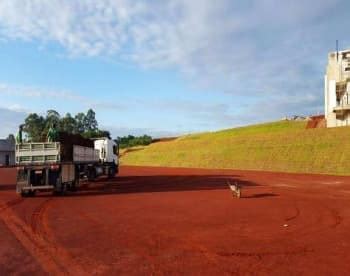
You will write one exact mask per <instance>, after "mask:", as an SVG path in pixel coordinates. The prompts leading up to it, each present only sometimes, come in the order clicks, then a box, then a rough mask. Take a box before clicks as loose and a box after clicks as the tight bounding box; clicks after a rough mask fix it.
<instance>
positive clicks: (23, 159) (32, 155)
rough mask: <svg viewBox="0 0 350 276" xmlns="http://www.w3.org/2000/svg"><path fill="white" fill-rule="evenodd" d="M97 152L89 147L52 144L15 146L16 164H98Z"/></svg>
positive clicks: (22, 144)
mask: <svg viewBox="0 0 350 276" xmlns="http://www.w3.org/2000/svg"><path fill="white" fill-rule="evenodd" d="M98 161H99V151H98V150H95V149H94V148H91V147H84V146H79V145H65V144H62V143H59V142H52V143H21V144H17V145H16V164H17V165H33V164H52V163H60V162H74V163H87V162H98Z"/></svg>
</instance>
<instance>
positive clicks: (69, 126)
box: [60, 113, 78, 133]
mask: <svg viewBox="0 0 350 276" xmlns="http://www.w3.org/2000/svg"><path fill="white" fill-rule="evenodd" d="M76 124H77V122H76V120H75V119H74V118H73V117H72V115H71V114H70V113H67V114H66V116H64V117H63V118H61V121H60V128H61V130H62V131H65V132H68V133H78V131H77V130H76Z"/></svg>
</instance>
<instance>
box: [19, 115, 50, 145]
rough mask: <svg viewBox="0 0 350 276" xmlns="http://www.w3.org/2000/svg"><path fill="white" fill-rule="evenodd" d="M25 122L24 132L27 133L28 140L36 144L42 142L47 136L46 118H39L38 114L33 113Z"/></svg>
mask: <svg viewBox="0 0 350 276" xmlns="http://www.w3.org/2000/svg"><path fill="white" fill-rule="evenodd" d="M24 122H25V123H24V127H23V130H24V131H25V132H27V134H28V139H29V140H30V141H34V142H38V141H42V137H43V136H44V135H45V134H44V129H45V126H46V121H45V119H44V117H42V116H39V115H38V114H36V113H31V114H29V115H28V116H27V118H26V119H25V121H24Z"/></svg>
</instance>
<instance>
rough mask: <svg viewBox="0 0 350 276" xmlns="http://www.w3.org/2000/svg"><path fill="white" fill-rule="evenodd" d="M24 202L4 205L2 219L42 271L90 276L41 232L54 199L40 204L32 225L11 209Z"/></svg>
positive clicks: (33, 215)
mask: <svg viewBox="0 0 350 276" xmlns="http://www.w3.org/2000/svg"><path fill="white" fill-rule="evenodd" d="M23 201H24V199H22V198H19V199H14V200H12V201H9V202H7V203H6V204H4V205H3V206H2V208H1V209H0V210H1V212H0V219H1V220H2V221H3V222H4V224H5V225H6V226H7V228H8V229H9V230H10V231H11V232H12V234H13V235H14V236H15V237H16V239H17V240H18V241H19V242H20V243H21V244H22V246H23V247H24V248H25V249H26V250H27V251H28V252H29V253H30V254H31V255H32V256H33V257H34V258H35V259H36V260H37V262H38V263H39V265H40V266H41V267H42V269H43V270H44V271H45V272H46V273H48V274H53V275H59V274H60V275H61V274H64V275H88V274H89V273H88V272H87V271H84V270H83V269H82V267H80V266H78V265H77V264H75V263H73V262H72V260H71V257H70V256H68V255H67V254H63V253H66V252H65V251H62V250H61V249H60V248H58V247H57V246H56V245H55V244H54V243H52V242H51V240H49V239H47V238H46V237H45V234H46V232H42V231H41V230H39V229H41V223H42V221H43V217H44V215H45V212H46V211H47V209H48V207H49V203H51V202H52V198H50V199H46V200H45V201H44V202H42V203H41V204H39V206H38V207H37V208H36V209H35V211H34V213H33V214H32V217H31V222H30V225H28V224H26V223H25V222H23V221H22V220H21V219H20V218H18V217H17V215H16V214H15V213H14V212H13V210H12V209H11V207H13V206H15V205H17V204H19V203H21V202H23Z"/></svg>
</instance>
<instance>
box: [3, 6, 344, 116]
mask: <svg viewBox="0 0 350 276" xmlns="http://www.w3.org/2000/svg"><path fill="white" fill-rule="evenodd" d="M349 8H350V6H349V4H348V3H347V1H340V0H322V1H302V0H295V1H289V2H286V1H279V0H252V1H240V0H236V1H230V0H219V1H215V2H213V1H210V0H191V1H187V0H169V1H160V0H159V1H147V0H99V1H83V0H75V1H71V0H0V39H21V40H25V41H33V40H34V41H38V42H40V43H42V44H44V45H45V43H46V42H52V41H53V42H56V43H59V44H60V45H61V46H62V47H63V48H64V49H66V51H67V53H68V54H69V55H72V56H77V55H78V56H109V57H111V58H114V59H117V60H118V61H125V62H130V61H132V62H134V63H136V64H139V65H140V66H145V67H167V68H176V69H178V70H180V71H181V72H183V73H184V75H185V76H186V77H188V78H189V79H190V80H191V81H194V82H195V83H196V84H197V85H200V86H202V87H208V86H209V87H215V90H219V91H224V92H226V93H229V94H232V95H239V96H245V95H250V96H254V97H256V100H255V101H257V102H259V101H265V102H269V104H271V105H272V106H274V104H273V103H274V101H275V99H276V97H281V98H283V97H286V98H287V99H288V98H290V97H291V98H298V99H299V101H300V102H303V97H304V95H305V93H313V95H314V96H317V97H318V96H321V97H322V74H323V72H324V66H325V63H326V55H327V52H328V51H329V50H330V48H331V47H332V46H333V41H334V40H335V39H336V38H339V39H342V41H343V42H344V43H345V45H350V40H349V38H347V37H345V36H344V34H346V33H347V30H348V27H349V22H348V21H347V19H346V18H347V16H346V11H347V10H348V9H349ZM325 18H326V19H325ZM318 90H320V91H318ZM311 91H312V92H311ZM31 93H33V94H34V95H37V93H40V92H37V91H33V92H31ZM46 95H47V94H46ZM53 95H56V92H53ZM59 95H60V96H59V97H66V98H71V99H72V100H73V99H74V98H75V97H76V96H74V95H73V96H72V95H70V94H69V93H67V92H64V91H61V92H59ZM248 101H249V100H247V102H246V103H249V102H248ZM287 103H288V100H286V101H284V102H283V103H282V101H279V102H278V101H276V103H275V107H276V106H277V104H287ZM311 104H314V102H312V103H310V105H311ZM100 105H101V106H103V104H100ZM105 105H106V104H105ZM252 105H254V103H252ZM294 108H295V112H294V113H298V112H299V111H301V109H300V108H299V106H297V105H295V107H294ZM312 108H315V106H310V109H312ZM266 112H269V111H268V110H266ZM271 114H272V113H271Z"/></svg>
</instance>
